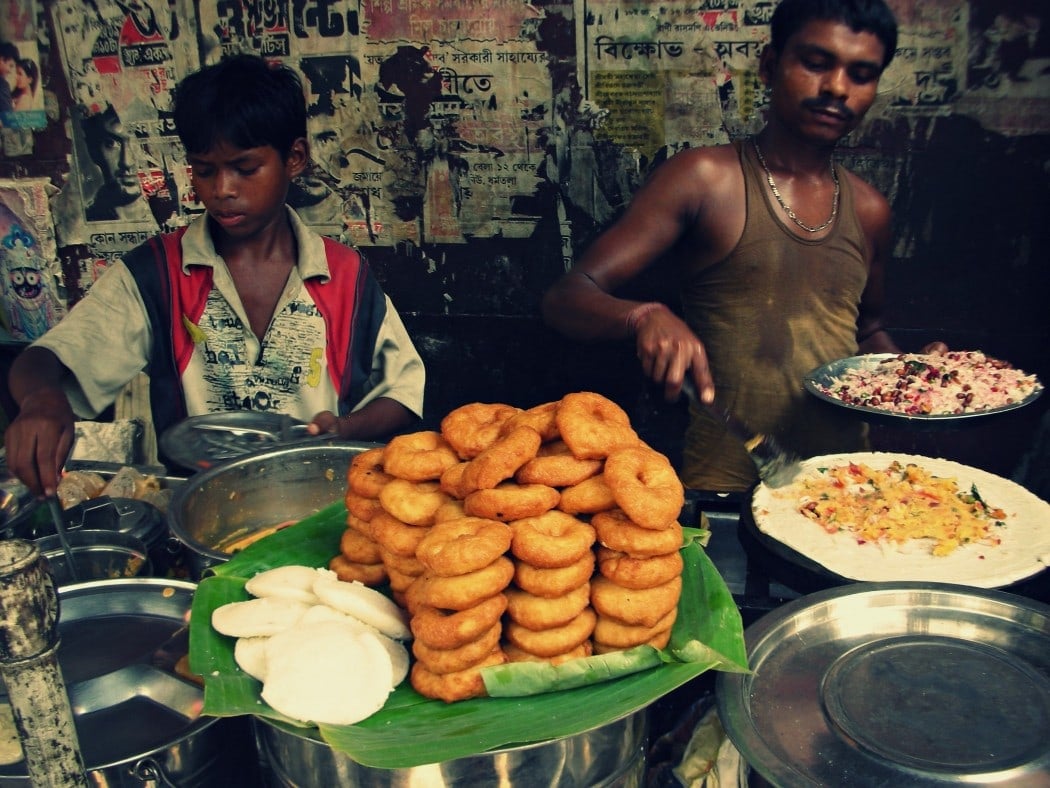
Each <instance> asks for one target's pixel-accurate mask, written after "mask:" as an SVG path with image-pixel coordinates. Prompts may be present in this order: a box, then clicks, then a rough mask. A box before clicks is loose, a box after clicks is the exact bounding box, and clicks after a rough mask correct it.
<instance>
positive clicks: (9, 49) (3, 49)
mask: <svg viewBox="0 0 1050 788" xmlns="http://www.w3.org/2000/svg"><path fill="white" fill-rule="evenodd" d="M19 57H21V55H20V54H19V52H18V47H16V46H15V45H14V44H12V43H11V42H10V41H0V60H18V58H19Z"/></svg>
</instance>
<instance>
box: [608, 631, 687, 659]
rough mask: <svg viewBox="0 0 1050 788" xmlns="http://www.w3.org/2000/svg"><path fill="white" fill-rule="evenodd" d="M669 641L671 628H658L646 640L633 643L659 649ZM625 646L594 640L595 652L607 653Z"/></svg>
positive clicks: (620, 649)
mask: <svg viewBox="0 0 1050 788" xmlns="http://www.w3.org/2000/svg"><path fill="white" fill-rule="evenodd" d="M670 642H671V628H670V627H668V628H667V629H663V630H660V631H659V632H656V633H655V634H654V635H653V636H652V637H651V638H649V639H648V640H644V641H642V642H641V643H635V644H634V645H635V646H641V645H643V644H644V645H647V646H652V647H653V648H656V649H660V648H664V647H666V646H667V644H668V643H670ZM625 648H626V647H624V646H612V645H609V644H608V643H602V642H600V641H598V640H595V641H594V653H595V654H608V653H609V652H611V651H623V650H624V649H625Z"/></svg>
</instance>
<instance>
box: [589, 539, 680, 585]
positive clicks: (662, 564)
mask: <svg viewBox="0 0 1050 788" xmlns="http://www.w3.org/2000/svg"><path fill="white" fill-rule="evenodd" d="M683 565H684V562H683V561H682V554H681V553H679V552H678V551H677V550H676V551H675V552H673V553H664V554H663V555H653V556H647V557H646V558H635V557H633V556H629V555H627V553H621V552H619V551H618V550H610V549H609V548H608V547H599V548H598V571H599V572H600V573H601V575H602V576H603V577H607V578H609V579H610V580H612V581H613V582H614V583H616V585H618V586H623V587H624V588H636V589H637V588H652V587H653V586H658V585H662V584H664V583H666V582H667V581H668V580H671V579H673V578H675V577H678V576H679V575H681V574H682V567H683Z"/></svg>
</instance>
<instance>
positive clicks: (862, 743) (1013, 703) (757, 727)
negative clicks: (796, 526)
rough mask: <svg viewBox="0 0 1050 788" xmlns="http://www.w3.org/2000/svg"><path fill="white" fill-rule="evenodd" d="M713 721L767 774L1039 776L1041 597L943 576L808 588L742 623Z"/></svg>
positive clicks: (1048, 651)
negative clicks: (974, 586)
mask: <svg viewBox="0 0 1050 788" xmlns="http://www.w3.org/2000/svg"><path fill="white" fill-rule="evenodd" d="M745 638H746V641H747V646H748V661H749V664H750V665H751V669H752V672H751V673H750V674H738V673H720V674H719V675H718V678H717V683H716V692H717V699H718V709H719V714H720V717H721V720H722V724H723V726H724V727H725V730H726V733H727V734H728V735H729V738H730V739H731V740H732V742H733V744H734V745H735V746H736V747H737V749H738V750H739V751H740V753H741V755H742V756H743V757H744V759H745V760H746V761H747V763H748V764H749V765H750V766H751V768H752V769H753V770H754V771H756V772H758V774H760V775H761V776H762V777H763V778H764V779H765V780H767V781H768V782H769V783H771V784H772V785H774V786H779V787H780V788H790V787H792V786H812V785H850V786H897V785H908V786H918V787H924V786H944V785H955V784H959V783H966V784H968V785H990V784H993V783H994V784H995V785H997V786H1021V785H1025V786H1031V785H1046V784H1048V783H1050V606H1047V605H1043V604H1040V603H1038V602H1030V601H1027V600H1023V599H1021V598H1018V597H1015V596H1013V595H1011V594H1004V593H1001V592H998V591H984V590H971V589H965V588H962V587H960V586H953V585H949V584H943V583H858V584H855V585H852V586H849V587H846V588H835V589H830V590H827V591H821V592H817V593H815V594H811V595H809V596H806V597H802V598H800V599H797V600H794V601H792V602H789V603H787V604H785V605H783V606H782V607H780V608H777V609H776V610H774V611H773V612H771V613H768V614H767V615H765V616H763V617H762V618H761V619H759V620H758V621H756V622H755V623H754V624H752V625H751V626H750V627H748V629H747V630H746V632H745Z"/></svg>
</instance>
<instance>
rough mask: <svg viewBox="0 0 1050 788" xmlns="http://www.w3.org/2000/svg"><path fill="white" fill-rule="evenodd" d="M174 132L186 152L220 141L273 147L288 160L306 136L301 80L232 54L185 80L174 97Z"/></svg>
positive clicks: (203, 149)
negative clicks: (295, 144) (293, 148)
mask: <svg viewBox="0 0 1050 788" xmlns="http://www.w3.org/2000/svg"><path fill="white" fill-rule="evenodd" d="M173 115H174V120H175V131H176V132H177V133H178V135H179V139H180V140H181V141H182V145H183V147H184V148H185V149H186V152H187V153H206V152H207V151H209V150H211V149H212V148H213V147H214V146H215V145H216V144H217V143H218V142H220V141H225V142H228V143H229V144H230V145H234V146H236V147H238V148H243V149H247V148H260V147H264V146H270V147H273V148H276V149H277V152H278V153H280V155H281V158H282V159H284V158H287V156H288V153H289V152H290V151H291V149H292V143H294V142H295V140H296V139H298V138H300V137H306V96H305V94H304V92H303V84H302V81H301V80H300V79H299V75H298V74H297V73H296V72H295V71H293V70H292V69H291V68H289V67H287V66H284V65H276V64H270V63H268V62H267V61H266V60H264V59H263V58H261V57H258V56H256V55H231V56H229V57H226V58H224V59H223V60H220V61H219V62H218V63H215V64H214V65H210V66H205V67H204V68H202V69H200V70H199V71H196V72H194V73H192V74H189V75H188V76H186V77H185V78H184V79H183V80H182V81H181V82H180V83H179V84H178V85H177V86H176V88H175V91H174V93H173Z"/></svg>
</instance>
